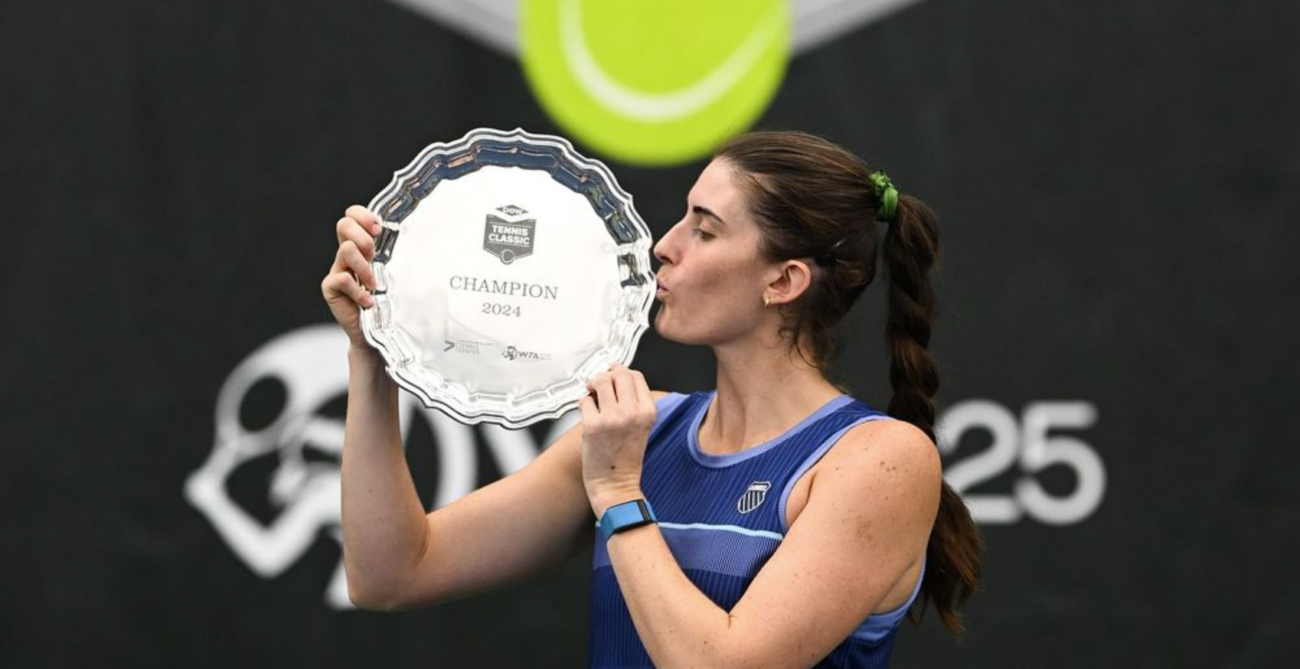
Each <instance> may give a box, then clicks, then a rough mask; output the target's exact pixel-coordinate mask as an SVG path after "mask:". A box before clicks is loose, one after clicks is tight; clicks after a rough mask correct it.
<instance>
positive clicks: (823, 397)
mask: <svg viewBox="0 0 1300 669" xmlns="http://www.w3.org/2000/svg"><path fill="white" fill-rule="evenodd" d="M713 352H714V355H715V356H716V357H717V359H718V385H717V388H718V394H717V398H716V399H715V400H714V402H713V405H712V406H711V407H709V411H708V414H706V415H705V417H704V421H703V423H702V424H701V425H700V434H699V440H700V448H701V449H702V450H704V451H705V452H708V453H711V454H717V455H721V454H726V453H736V452H739V451H742V450H745V449H746V448H749V447H751V446H757V445H759V444H762V443H764V442H766V441H770V440H771V439H774V438H776V437H778V436H780V435H781V434H783V433H784V432H786V431H787V430H789V429H790V428H792V427H794V426H795V425H797V424H798V423H799V422H800V421H802V420H803V419H805V418H807V417H808V416H809V415H810V414H812V413H813V412H814V411H816V410H817V409H819V408H821V407H822V406H823V405H824V404H826V403H827V402H829V401H831V400H832V399H834V398H835V397H837V396H839V395H840V394H841V393H840V391H839V390H838V389H837V388H835V386H833V385H831V384H830V382H829V381H827V380H826V377H825V376H823V375H822V373H821V370H819V369H817V368H816V367H813V366H811V365H809V364H808V363H807V362H805V361H804V360H803V359H802V358H801V357H800V356H799V353H798V352H797V351H790V350H789V347H788V345H787V344H786V343H785V342H783V341H779V340H778V341H767V342H756V341H755V342H734V343H730V344H727V345H723V346H717V347H715V348H714V350H713Z"/></svg>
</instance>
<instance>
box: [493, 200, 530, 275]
mask: <svg viewBox="0 0 1300 669" xmlns="http://www.w3.org/2000/svg"><path fill="white" fill-rule="evenodd" d="M498 214H499V215H498ZM527 216H528V212H527V211H525V210H524V209H522V208H521V207H516V206H515V205H513V204H508V205H506V206H504V207H498V208H497V209H496V213H489V214H488V215H487V221H486V222H485V223H484V224H483V250H484V251H487V252H488V253H491V254H492V255H494V256H496V257H497V258H499V259H500V260H501V263H502V264H503V265H509V264H510V263H512V262H514V261H515V260H517V259H519V258H525V257H528V256H530V255H532V254H533V240H534V239H535V233H536V231H537V219H533V218H527Z"/></svg>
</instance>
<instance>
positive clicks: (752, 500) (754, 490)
mask: <svg viewBox="0 0 1300 669" xmlns="http://www.w3.org/2000/svg"><path fill="white" fill-rule="evenodd" d="M771 489H772V482H771V481H754V482H753V483H751V484H749V487H748V488H746V489H745V494H743V495H741V496H740V499H739V500H737V501H736V510H737V511H740V512H741V513H749V512H750V511H753V510H754V509H757V508H758V506H759V505H760V504H762V503H763V500H765V499H767V491H768V490H771Z"/></svg>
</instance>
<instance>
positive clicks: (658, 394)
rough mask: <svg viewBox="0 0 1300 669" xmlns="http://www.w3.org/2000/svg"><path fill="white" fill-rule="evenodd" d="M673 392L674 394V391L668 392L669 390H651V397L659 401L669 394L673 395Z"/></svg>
mask: <svg viewBox="0 0 1300 669" xmlns="http://www.w3.org/2000/svg"><path fill="white" fill-rule="evenodd" d="M671 394H672V393H670V392H668V391H667V390H651V391H650V397H652V398H654V401H656V402H658V401H659V400H661V399H663V398H665V397H668V396H669V395H671Z"/></svg>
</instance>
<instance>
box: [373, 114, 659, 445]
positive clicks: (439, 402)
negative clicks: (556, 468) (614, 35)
mask: <svg viewBox="0 0 1300 669" xmlns="http://www.w3.org/2000/svg"><path fill="white" fill-rule="evenodd" d="M482 140H495V141H500V142H505V143H512V144H516V145H528V146H541V147H548V146H549V147H554V148H556V149H558V150H559V152H560V155H561V156H562V157H563V159H564V160H567V161H569V162H570V163H571V164H573V165H574V166H576V167H579V168H583V169H589V170H592V171H594V172H595V173H596V174H597V175H599V178H600V179H601V181H602V182H603V183H602V184H601V185H602V187H603V188H605V189H606V190H607V191H608V193H609V194H610V195H611V196H612V199H614V200H615V201H616V202H617V203H618V210H619V211H621V212H622V213H623V214H624V215H625V216H626V218H627V220H628V221H629V222H630V223H631V225H632V227H633V228H634V229H635V230H636V231H637V232H638V233H639V235H638V237H637V239H636V240H635V241H633V242H631V243H629V244H623V245H620V247H631V249H630V250H631V252H632V253H634V254H636V255H637V256H638V258H639V259H641V260H643V261H644V267H643V268H642V269H641V270H640V271H637V272H634V273H635V274H640V275H643V276H645V278H646V279H647V280H648V281H647V284H646V285H648V284H649V283H653V282H652V281H650V279H652V278H653V273H652V272H650V269H649V266H650V262H649V250H650V246H651V236H650V228H649V226H647V225H646V223H645V221H644V220H642V218H641V216H640V214H638V213H637V211H636V209H635V208H634V207H633V198H632V195H631V194H630V193H628V192H627V191H626V190H624V189H623V187H622V186H621V185H620V184H619V183H618V179H617V178H616V177H615V176H614V173H613V172H612V171H611V170H610V169H609V167H608V166H606V165H605V164H604V163H603V162H601V161H599V160H596V159H594V158H588V157H586V156H583V155H581V154H579V153H578V152H577V151H576V150H575V149H574V148H573V144H572V143H571V142H569V140H567V139H565V138H564V137H560V136H557V135H546V134H538V133H531V132H528V131H526V130H524V129H522V128H515V129H514V130H510V131H503V130H498V129H495V128H475V129H473V130H470V131H469V132H467V133H466V134H465V135H464V136H463V137H461V138H459V139H457V140H454V141H450V142H434V143H432V144H429V145H428V146H426V147H425V148H424V149H423V150H421V151H420V152H419V154H417V155H416V157H415V158H414V159H413V160H412V161H411V162H410V163H409V164H407V165H406V166H405V167H403V168H402V169H399V170H397V171H395V172H393V178H392V179H391V180H390V181H389V183H388V185H387V186H385V187H384V188H383V189H381V190H380V191H379V193H378V194H377V195H375V197H374V198H372V199H371V200H370V204H369V205H368V206H369V209H370V210H371V211H373V212H375V213H376V214H380V225H381V226H382V227H383V228H384V229H385V230H392V231H394V232H397V231H399V230H400V225H401V224H400V223H391V222H389V221H388V220H386V219H385V218H384V217H383V216H382V214H381V213H380V212H381V211H382V205H383V204H385V203H387V202H388V201H391V200H392V199H393V198H394V197H396V196H397V195H398V194H399V193H400V192H401V190H402V188H403V186H404V184H405V183H406V182H407V181H408V180H410V179H411V177H412V176H413V175H416V174H418V173H419V172H420V170H421V168H423V167H424V166H425V165H427V164H428V163H429V162H430V161H431V160H433V159H435V158H437V157H439V156H446V155H449V154H454V153H458V152H463V151H465V150H468V149H470V148H471V147H472V146H473V145H474V144H475V143H477V142H479V141H482ZM525 169H527V168H525ZM434 188H436V185H435V186H434ZM421 199H423V198H421ZM384 264H386V261H383V260H381V259H380V258H379V257H378V256H377V257H376V259H375V261H372V263H371V266H372V267H374V268H375V269H376V271H382V265H384ZM637 290H638V292H640V293H643V294H642V295H641V296H640V297H641V299H640V300H639V302H640V304H637V305H635V306H634V307H633V308H632V309H631V312H630V314H629V315H630V316H634V318H628V319H627V321H626V322H628V323H630V324H631V325H632V331H631V336H624V337H620V338H617V339H615V338H611V340H612V341H611V344H612V346H610V345H605V346H602V348H600V349H599V350H598V351H597V352H596V353H593V354H592V356H590V357H588V358H587V360H585V361H583V364H581V365H579V366H578V368H579V369H580V370H581V369H584V368H586V367H588V363H589V362H590V361H591V360H593V359H595V358H596V357H600V356H602V354H607V355H605V356H603V357H606V358H608V359H609V360H611V361H617V362H621V363H623V364H624V365H630V364H631V362H632V359H633V357H634V356H635V354H636V348H637V346H638V345H639V343H640V341H641V337H642V336H643V335H644V334H645V332H646V330H648V329H649V312H650V305H651V303H652V302H653V299H654V293H653V291H651V290H648V289H645V288H641V289H637ZM376 298H377V300H385V299H386V295H383V294H377V295H376ZM378 307H379V305H378V304H377V305H376V307H374V308H371V309H363V310H362V312H361V316H362V317H361V331H362V335H363V336H364V337H365V340H366V342H367V343H368V344H369V345H370V346H371V347H372V348H374V349H376V350H377V351H379V352H380V354H381V356H382V357H383V358H384V362H385V371H386V373H387V374H388V376H389V378H391V379H392V380H393V381H394V382H395V383H397V385H398V386H399V387H401V388H403V389H405V390H406V391H407V392H409V393H411V394H412V395H414V396H415V397H417V398H419V400H420V402H421V403H422V404H423V405H424V406H425V407H426V408H429V409H434V410H437V411H441V412H442V413H444V414H446V415H447V416H449V417H451V418H452V419H453V420H456V421H458V422H460V423H463V424H467V425H477V424H480V423H493V424H497V425H501V426H502V427H505V428H508V429H521V428H524V427H527V426H528V425H531V424H533V423H536V422H539V421H543V420H553V419H557V418H559V417H560V416H563V415H564V414H566V413H568V412H569V411H572V410H573V409H575V408H577V406H578V402H579V400H580V399H581V398H582V396H583V395H585V394H586V393H581V394H577V395H576V396H573V397H571V398H564V397H563V396H561V397H560V398H558V399H557V400H556V401H555V402H552V403H548V404H546V405H544V406H542V407H540V408H536V409H530V410H526V411H520V412H511V411H508V410H507V411H495V410H493V409H491V408H490V407H484V406H482V405H481V404H480V405H471V404H467V403H466V402H462V401H461V400H460V399H459V398H458V397H456V396H454V395H451V394H446V393H437V392H436V391H431V390H430V388H428V387H427V386H426V385H425V384H422V383H419V382H417V381H415V380H414V379H412V378H410V375H408V374H405V373H403V369H402V368H403V365H402V364H401V362H402V361H401V360H400V359H399V356H398V355H397V354H396V353H394V352H393V351H391V350H390V349H389V347H388V346H387V345H386V343H385V342H384V341H383V340H382V339H381V337H380V334H379V333H378V332H376V330H383V329H384V328H380V327H379V326H378V325H376V324H375V323H374V312H375V309H376V308H378ZM620 313H624V312H620ZM619 340H621V341H619ZM611 349H612V350H611ZM430 369H432V371H434V372H438V370H437V369H436V368H430ZM438 374H439V376H442V378H443V385H446V384H449V383H450V384H455V383H456V382H454V381H448V380H447V379H446V377H445V376H443V375H442V374H441V373H440V372H438ZM575 379H577V376H574V377H571V378H568V379H566V380H564V381H562V382H559V383H555V384H552V385H550V386H548V387H547V388H545V389H543V390H549V389H550V388H556V387H563V386H566V385H571V384H572V382H573V381H574V380H575ZM462 387H463V386H462ZM566 394H569V395H573V393H572V392H570V393H566ZM493 395H499V396H501V397H502V400H501V401H503V402H505V403H506V405H507V407H509V396H508V395H505V394H501V393H494V394H493Z"/></svg>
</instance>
